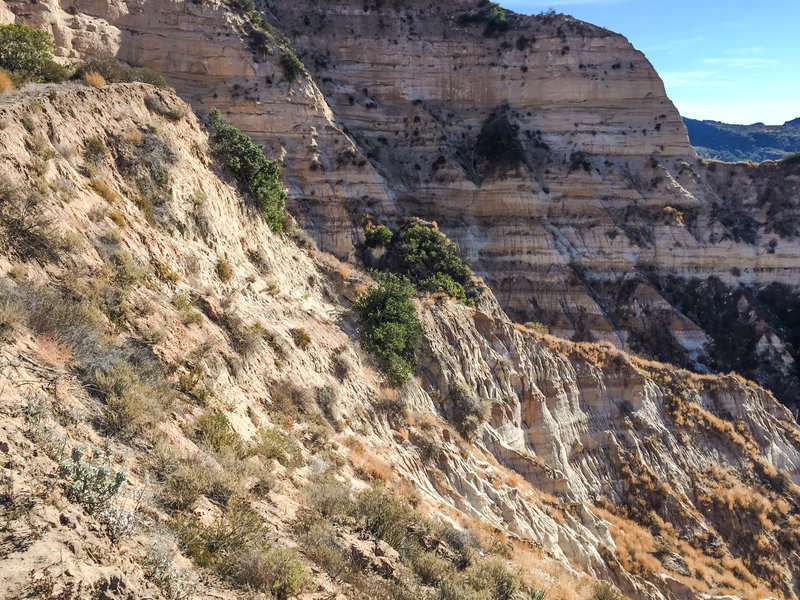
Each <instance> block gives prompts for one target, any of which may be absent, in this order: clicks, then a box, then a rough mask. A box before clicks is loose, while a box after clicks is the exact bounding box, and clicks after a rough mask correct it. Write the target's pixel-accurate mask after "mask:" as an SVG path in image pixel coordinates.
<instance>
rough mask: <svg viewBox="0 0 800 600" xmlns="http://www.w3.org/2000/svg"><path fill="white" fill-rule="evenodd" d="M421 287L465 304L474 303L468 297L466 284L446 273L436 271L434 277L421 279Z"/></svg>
mask: <svg viewBox="0 0 800 600" xmlns="http://www.w3.org/2000/svg"><path fill="white" fill-rule="evenodd" d="M419 287H420V289H422V290H425V291H426V292H431V293H432V294H444V295H446V296H450V297H451V298H455V299H456V300H458V301H459V302H463V303H464V304H467V305H471V304H473V302H472V300H470V299H469V298H467V292H466V291H465V290H464V286H463V285H461V284H460V283H458V282H457V281H455V280H454V279H453V278H452V277H451V276H450V275H447V274H445V273H436V275H434V276H433V277H429V278H428V279H425V280H423V281H421V282H420V284H419Z"/></svg>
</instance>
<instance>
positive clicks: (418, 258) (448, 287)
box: [394, 224, 472, 302]
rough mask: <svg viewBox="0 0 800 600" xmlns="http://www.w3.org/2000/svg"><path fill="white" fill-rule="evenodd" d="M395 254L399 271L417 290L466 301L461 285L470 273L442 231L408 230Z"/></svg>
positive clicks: (420, 227) (455, 247) (465, 282)
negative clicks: (442, 294)
mask: <svg viewBox="0 0 800 600" xmlns="http://www.w3.org/2000/svg"><path fill="white" fill-rule="evenodd" d="M394 252H395V255H396V258H395V260H396V262H397V268H398V270H400V271H401V272H402V273H403V274H405V275H406V276H408V278H409V279H411V281H412V282H413V283H415V284H417V285H418V286H419V287H420V289H423V290H425V291H430V292H443V293H446V294H447V295H449V296H452V297H453V298H456V299H458V300H461V301H462V302H466V301H467V297H466V292H465V291H464V286H465V285H466V284H467V282H468V281H469V279H470V277H472V270H471V269H470V268H469V267H468V266H467V265H466V263H465V262H464V260H463V259H462V258H461V257H460V256H459V250H458V246H456V245H455V244H454V243H453V242H451V241H450V240H448V239H447V237H446V236H445V235H444V234H443V233H442V232H441V231H439V230H437V229H434V228H433V227H430V226H427V225H421V224H420V225H414V226H412V227H409V228H408V229H406V230H405V231H404V232H403V233H402V235H401V236H400V243H399V245H398V246H397V248H396V250H395V251H394Z"/></svg>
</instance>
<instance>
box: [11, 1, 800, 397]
mask: <svg viewBox="0 0 800 600" xmlns="http://www.w3.org/2000/svg"><path fill="white" fill-rule="evenodd" d="M7 4H8V6H9V7H10V8H11V9H12V10H13V11H15V13H16V14H17V15H18V17H19V18H21V19H23V20H27V21H29V22H31V23H34V24H38V25H42V26H45V27H48V28H50V29H52V31H53V32H54V35H55V38H56V41H57V46H58V52H59V53H60V54H61V55H63V56H64V57H72V58H78V57H82V56H87V55H89V54H92V53H95V52H97V51H99V50H100V49H102V50H103V51H110V52H112V53H116V55H117V56H118V57H119V58H121V59H123V60H127V61H129V62H132V63H135V64H143V65H148V66H152V67H154V68H156V69H159V70H160V71H162V72H163V73H164V74H165V76H166V77H167V79H168V80H169V81H170V83H171V84H172V85H174V86H175V87H176V89H177V90H178V92H179V93H180V94H181V95H182V96H183V97H184V98H186V99H187V100H188V101H190V102H191V103H192V105H193V107H194V108H195V109H196V110H197V111H198V112H199V113H200V114H204V113H206V112H207V111H208V110H210V108H211V107H214V106H216V107H219V108H220V109H221V110H223V112H224V113H225V114H226V115H227V116H228V117H229V118H230V119H231V120H232V121H233V122H234V123H236V124H237V125H238V126H240V127H241V128H242V129H244V130H245V131H247V132H248V133H250V134H251V135H253V136H254V137H255V138H256V139H257V140H259V141H261V142H263V143H265V144H266V146H267V148H268V152H269V153H270V154H271V155H272V156H275V157H278V158H280V159H281V160H282V161H283V164H284V168H285V172H286V182H287V185H288V187H289V190H290V202H289V204H290V209H291V210H292V213H293V214H294V215H295V217H296V218H297V219H298V221H299V222H300V223H301V224H302V225H303V227H304V228H305V229H306V230H307V231H309V232H310V233H311V234H312V235H313V236H314V238H315V239H316V240H317V242H318V243H319V244H320V246H321V247H322V248H324V249H327V250H330V251H332V252H334V253H335V254H336V255H337V256H339V257H341V258H353V257H354V256H355V255H356V253H357V250H358V244H359V242H360V241H361V240H362V237H363V234H362V228H363V226H364V224H365V223H366V222H368V221H369V220H370V219H371V220H374V221H385V222H386V223H387V224H390V225H397V224H399V223H400V222H402V220H403V219H404V218H407V217H413V216H416V217H422V218H425V219H428V220H433V221H436V222H437V223H438V224H439V226H440V227H441V229H442V230H443V231H444V232H446V233H447V234H448V235H449V236H450V237H451V238H452V239H454V240H455V241H456V242H458V244H459V245H460V246H461V248H462V249H463V251H464V252H465V254H466V256H467V258H468V259H469V261H470V264H471V265H472V266H473V268H474V269H475V270H476V271H477V272H478V273H479V274H480V275H482V276H484V277H485V279H486V281H487V282H488V283H489V284H490V285H491V286H492V288H493V290H494V291H495V293H496V294H497V297H498V299H499V300H500V302H501V304H502V305H503V307H504V308H505V309H506V310H507V311H508V312H509V314H511V315H512V316H513V317H514V318H515V319H516V320H518V321H520V322H526V321H536V322H541V323H543V324H544V325H545V326H547V327H548V328H549V330H550V331H551V332H552V333H554V334H556V335H559V336H564V337H568V338H572V339H575V340H600V341H608V342H611V343H612V344H614V345H616V346H617V347H619V348H622V349H626V350H631V351H635V352H638V353H641V354H645V355H648V356H652V357H656V358H660V359H662V360H668V361H670V362H673V363H676V364H678V365H679V366H683V367H688V368H692V369H696V370H701V371H703V370H711V371H717V372H719V371H722V372H725V371H730V370H736V371H737V372H741V373H743V374H745V375H746V376H748V377H751V378H753V379H755V380H756V381H758V382H759V383H761V384H763V385H765V386H767V387H769V388H770V389H772V390H773V391H774V392H775V393H776V394H777V395H778V396H779V397H780V398H781V399H782V400H783V401H784V402H786V403H787V404H788V405H789V406H791V407H793V408H796V407H797V401H798V398H800V378H798V361H797V356H798V343H799V342H800V328H798V326H797V321H796V315H795V314H794V312H795V310H796V309H795V307H796V306H797V304H798V302H800V296H798V290H797V281H798V271H797V269H798V267H797V265H798V264H800V263H798V252H800V246H799V245H798V228H799V227H800V213H799V212H798V201H797V198H798V164H797V163H796V162H794V163H792V162H788V163H779V164H775V163H772V164H765V165H761V166H754V165H750V164H745V163H741V164H734V165H728V164H724V163H713V162H712V163H708V162H706V161H703V160H699V159H698V158H697V156H696V154H695V153H694V151H693V150H692V148H691V146H690V145H689V142H688V138H687V135H686V130H685V128H684V125H683V123H682V121H681V119H680V115H679V114H678V112H677V111H676V109H675V107H674V106H673V104H672V103H671V102H670V101H669V99H668V98H667V97H666V95H665V92H664V86H663V84H662V82H661V80H660V78H659V77H658V75H657V74H656V72H655V71H654V70H653V68H652V66H651V65H650V64H649V62H648V61H647V59H646V58H645V57H644V55H643V54H642V53H641V52H639V51H637V50H635V49H634V48H633V47H632V46H631V45H630V44H629V43H628V41H627V40H626V39H625V38H624V37H622V36H620V35H618V34H615V33H612V32H610V31H608V30H605V29H602V28H599V27H596V26H593V25H590V24H587V23H583V22H580V21H576V20H574V19H572V18H570V17H567V16H563V15H550V16H532V17H523V16H519V15H515V14H513V13H511V12H506V13H505V18H504V20H502V21H500V22H498V23H493V22H492V21H491V15H490V8H491V6H490V5H489V4H487V3H484V4H481V3H471V2H458V3H448V5H447V6H446V7H443V6H439V7H431V6H429V5H428V4H426V3H423V2H417V1H404V2H400V3H391V4H390V5H387V4H384V3H382V2H378V3H375V2H366V3H364V2H354V1H337V2H331V3H327V4H326V6H325V7H324V9H323V8H320V7H319V6H317V5H316V4H315V3H311V2H294V3H272V4H270V3H267V4H266V5H264V6H263V8H264V10H265V11H266V14H267V16H268V17H269V18H270V19H271V20H272V22H273V23H274V24H275V25H277V26H278V28H279V29H280V30H282V31H283V32H285V33H286V34H287V35H288V36H289V38H290V39H291V43H292V44H293V46H294V49H295V50H296V52H297V53H298V54H299V56H300V57H301V58H302V59H303V60H304V62H305V65H306V68H307V69H308V72H309V75H310V76H305V75H303V76H301V77H299V78H298V79H296V80H292V81H289V80H287V79H286V77H285V76H284V74H283V71H282V68H281V63H280V60H281V54H282V52H283V50H282V48H283V46H281V44H279V43H278V41H277V40H276V38H275V37H274V35H273V34H271V33H269V32H266V33H263V34H261V35H258V32H259V31H261V30H260V28H259V27H258V26H257V25H255V26H254V25H253V24H252V23H250V22H249V20H248V19H247V18H246V17H244V16H241V15H239V14H236V12H235V11H231V10H230V9H229V8H227V7H226V6H225V5H224V4H222V3H220V2H217V1H211V2H202V3H198V4H195V3H192V2H181V1H178V0H156V1H155V2H150V3H148V4H147V6H146V8H145V7H143V6H140V5H139V3H135V2H116V3H111V4H109V3H107V2H103V1H97V0H93V1H90V0H73V1H72V2H70V3H69V6H67V5H66V4H65V5H63V6H62V7H61V8H59V7H58V5H57V4H56V3H55V2H41V3H37V4H35V5H30V4H29V3H27V2H20V1H13V0H12V1H9V2H8V3H7ZM73 8H74V9H75V10H70V9H73ZM70 13H75V14H70ZM498 124H499V125H500V126H501V127H502V126H507V128H508V131H511V132H512V138H510V139H509V140H507V142H508V143H509V144H512V145H515V146H516V144H519V147H520V148H521V150H522V153H521V156H519V157H518V159H517V160H515V161H513V164H512V163H507V164H495V163H494V162H493V161H491V160H488V159H486V158H485V157H484V156H483V155H481V153H480V152H479V150H478V138H479V135H480V133H481V132H482V131H484V130H485V129H486V127H487V126H488V125H494V126H496V125H498ZM720 304H721V305H724V310H717V309H716V308H715V307H716V306H717V305H720ZM731 324H733V325H731Z"/></svg>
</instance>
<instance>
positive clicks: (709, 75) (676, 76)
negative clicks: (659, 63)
mask: <svg viewBox="0 0 800 600" xmlns="http://www.w3.org/2000/svg"><path fill="white" fill-rule="evenodd" d="M661 79H662V80H663V81H664V85H665V86H666V87H668V88H671V87H686V86H692V87H719V86H725V85H730V82H729V81H726V80H724V79H719V73H717V72H715V71H676V72H671V73H661Z"/></svg>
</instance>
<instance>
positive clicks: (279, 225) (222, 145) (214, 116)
mask: <svg viewBox="0 0 800 600" xmlns="http://www.w3.org/2000/svg"><path fill="white" fill-rule="evenodd" d="M208 118H209V121H210V123H211V127H212V128H213V129H214V145H213V150H214V153H215V154H216V155H217V156H218V157H219V158H220V159H221V160H222V161H223V163H224V164H225V166H226V167H227V168H228V169H229V170H230V171H231V173H233V175H234V176H235V177H236V179H237V181H238V182H239V184H240V185H242V187H244V188H245V189H246V190H247V192H248V196H249V198H250V199H251V200H252V201H253V204H254V205H255V207H256V209H257V210H258V212H259V213H260V214H261V215H262V216H263V217H264V218H265V219H266V220H267V221H268V222H269V224H270V227H271V228H272V231H274V232H276V233H278V232H281V231H283V229H284V227H285V224H286V216H285V215H284V213H283V209H284V205H285V202H286V189H285V188H284V187H283V182H282V181H281V178H280V168H279V167H278V163H276V162H275V161H272V160H269V159H268V158H267V157H266V156H265V155H264V150H263V149H262V148H261V147H259V146H257V145H256V144H254V143H253V140H252V139H251V138H250V136H248V135H247V134H245V133H243V132H241V131H239V130H238V129H237V128H236V127H234V126H233V125H231V124H230V123H228V121H226V120H225V117H223V116H222V113H221V112H219V111H218V110H217V109H214V110H212V111H211V113H210V114H209V116H208Z"/></svg>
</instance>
